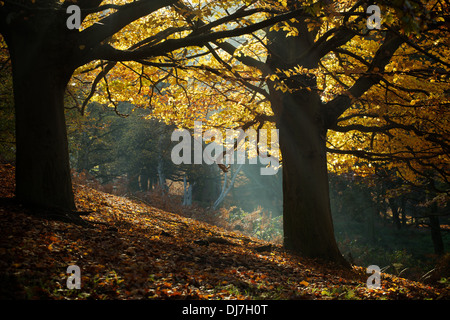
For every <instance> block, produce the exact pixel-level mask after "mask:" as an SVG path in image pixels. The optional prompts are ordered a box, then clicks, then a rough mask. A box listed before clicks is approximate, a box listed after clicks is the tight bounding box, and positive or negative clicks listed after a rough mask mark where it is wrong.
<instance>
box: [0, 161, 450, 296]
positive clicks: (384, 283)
mask: <svg viewBox="0 0 450 320" xmlns="http://www.w3.org/2000/svg"><path fill="white" fill-rule="evenodd" d="M13 192H14V167H12V166H11V165H0V200H1V201H0V226H1V233H0V243H1V246H0V283H1V284H2V285H1V287H0V299H386V300H397V299H433V300H434V299H449V297H450V290H449V287H448V286H447V287H445V286H431V285H427V284H423V283H420V282H414V281H410V280H406V279H403V278H398V277H396V276H393V275H390V274H384V273H383V274H382V277H381V288H380V289H368V288H367V286H366V281H367V278H368V276H369V275H368V274H366V270H365V268H363V267H358V266H354V267H353V269H351V270H345V269H341V268H338V267H336V266H334V265H332V264H328V263H324V262H322V261H318V260H311V259H306V258H302V257H299V256H297V255H294V254H291V253H289V252H287V251H285V250H284V249H283V248H282V247H281V246H279V245H275V244H272V243H268V242H264V241H262V240H258V239H255V238H251V237H247V236H244V235H242V234H240V233H238V232H230V231H227V230H225V229H221V228H219V227H216V226H213V225H210V224H207V223H205V222H200V221H196V220H194V219H190V218H186V217H182V216H180V215H176V214H173V213H170V212H165V211H162V210H160V209H156V208H154V207H151V206H148V205H146V204H143V203H140V202H138V201H132V200H129V199H126V198H123V197H118V196H114V195H111V194H107V193H103V192H99V191H96V190H94V189H91V188H88V187H85V186H82V185H77V186H75V197H76V205H77V208H78V210H79V211H92V212H91V213H90V214H89V215H86V216H82V219H84V220H85V221H87V222H89V225H80V224H77V223H74V222H75V221H76V220H74V222H63V221H59V220H53V219H49V218H50V217H51V214H49V213H48V212H47V213H46V215H47V218H44V217H42V215H43V214H42V212H39V210H37V209H33V208H29V207H24V206H22V205H20V204H18V203H16V202H15V201H14V198H13ZM38 212H39V213H40V214H36V213H38ZM70 265H76V266H78V267H79V268H80V271H81V289H68V288H67V279H68V277H69V276H70V275H69V274H68V273H66V271H67V268H68V266H70Z"/></svg>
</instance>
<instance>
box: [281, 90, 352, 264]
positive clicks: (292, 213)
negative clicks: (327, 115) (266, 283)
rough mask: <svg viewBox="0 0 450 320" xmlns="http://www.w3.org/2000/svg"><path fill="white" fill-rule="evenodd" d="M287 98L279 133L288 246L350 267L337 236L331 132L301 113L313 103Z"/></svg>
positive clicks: (316, 119) (317, 121)
mask: <svg viewBox="0 0 450 320" xmlns="http://www.w3.org/2000/svg"><path fill="white" fill-rule="evenodd" d="M283 96H284V99H283V100H284V101H283V102H282V108H281V110H282V113H281V115H280V119H279V124H278V128H279V130H280V131H279V132H280V141H279V142H280V149H281V154H282V159H283V230H284V246H285V248H287V249H289V250H293V251H296V252H299V253H300V254H302V255H304V256H307V257H313V258H321V259H325V260H329V261H333V262H337V263H340V264H343V265H348V263H347V262H346V261H345V260H344V258H343V257H342V254H341V253H340V251H339V249H338V246H337V243H336V240H335V237H334V228H333V221H332V217H331V208H330V197H329V186H328V172H327V161H326V150H325V136H326V130H324V129H323V128H321V125H320V120H319V119H318V118H315V117H313V116H312V114H308V113H307V112H304V111H302V110H306V109H307V108H308V106H310V105H311V104H313V103H314V101H308V100H303V101H302V100H300V101H298V100H297V99H295V100H297V101H294V100H293V99H292V98H290V95H289V94H283ZM298 102H300V103H301V104H299V103H298ZM316 103H317V102H316Z"/></svg>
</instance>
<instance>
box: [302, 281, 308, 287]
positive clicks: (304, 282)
mask: <svg viewBox="0 0 450 320" xmlns="http://www.w3.org/2000/svg"><path fill="white" fill-rule="evenodd" d="M300 284H301V285H303V286H305V287H307V286H308V285H309V282H306V281H305V280H303V281H302V282H300Z"/></svg>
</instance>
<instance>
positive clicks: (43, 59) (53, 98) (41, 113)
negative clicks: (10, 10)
mask: <svg viewBox="0 0 450 320" xmlns="http://www.w3.org/2000/svg"><path fill="white" fill-rule="evenodd" d="M45 27H48V30H47V35H45V34H41V33H36V34H33V33H31V34H30V33H21V32H20V29H18V31H17V32H11V33H10V34H9V35H8V37H6V39H7V44H8V47H9V51H10V55H11V61H12V67H13V81H14V100H15V112H16V114H15V117H16V145H17V149H16V150H17V151H16V196H17V199H18V200H20V201H23V202H26V203H30V204H34V205H39V206H44V207H56V208H59V209H62V210H65V211H72V210H74V209H75V203H74V196H73V191H72V183H71V174H70V165H69V153H68V144H67V132H66V124H65V117H64V93H65V89H66V86H67V83H68V81H69V80H70V76H71V75H72V72H73V70H68V69H67V64H68V63H67V59H66V58H67V57H63V56H62V52H63V50H62V48H59V47H57V46H56V47H55V46H54V45H52V43H50V42H47V41H44V40H43V39H47V38H48V39H50V41H60V40H61V39H60V38H59V37H58V34H57V33H53V36H48V34H49V33H51V31H49V30H51V28H50V27H51V26H50V25H47V26H45ZM62 43H64V42H62ZM63 66H66V67H63Z"/></svg>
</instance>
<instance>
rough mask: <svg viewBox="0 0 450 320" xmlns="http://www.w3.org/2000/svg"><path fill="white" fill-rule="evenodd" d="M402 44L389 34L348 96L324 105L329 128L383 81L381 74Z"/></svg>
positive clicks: (339, 97) (398, 39) (401, 40)
mask: <svg viewBox="0 0 450 320" xmlns="http://www.w3.org/2000/svg"><path fill="white" fill-rule="evenodd" d="M402 43H403V39H401V38H400V37H397V36H396V35H393V34H392V33H387V34H386V37H385V40H384V42H383V44H382V45H381V46H380V48H379V49H378V51H377V52H376V53H375V56H374V58H373V60H372V63H371V64H370V66H369V67H368V70H367V74H364V75H362V76H361V77H360V78H359V79H358V80H356V81H355V83H354V84H353V86H352V87H351V88H350V89H349V90H348V91H347V92H348V94H345V95H339V96H338V97H336V98H334V99H333V100H331V101H330V102H328V103H326V104H325V105H324V113H325V124H326V126H327V127H328V128H329V127H331V126H333V125H334V124H335V123H336V121H337V119H338V118H339V116H340V115H341V114H343V113H344V112H345V110H347V109H348V108H349V107H350V106H351V105H352V103H353V101H354V100H355V99H357V98H359V97H361V96H362V95H363V94H364V93H365V92H366V91H368V90H369V89H370V88H371V87H372V86H373V85H375V84H377V83H379V82H380V81H381V79H382V75H381V74H380V73H379V72H381V71H383V70H384V68H385V67H386V65H387V64H388V63H389V61H390V59H391V58H392V56H393V55H394V53H395V51H396V50H397V49H398V48H399V47H400V45H401V44H402Z"/></svg>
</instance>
